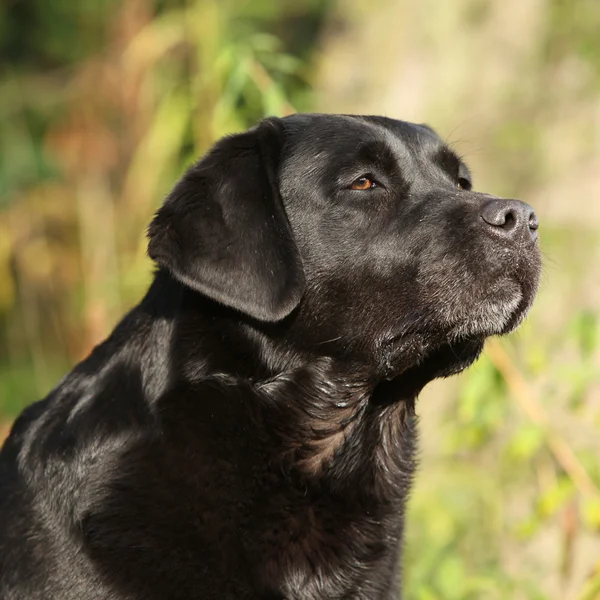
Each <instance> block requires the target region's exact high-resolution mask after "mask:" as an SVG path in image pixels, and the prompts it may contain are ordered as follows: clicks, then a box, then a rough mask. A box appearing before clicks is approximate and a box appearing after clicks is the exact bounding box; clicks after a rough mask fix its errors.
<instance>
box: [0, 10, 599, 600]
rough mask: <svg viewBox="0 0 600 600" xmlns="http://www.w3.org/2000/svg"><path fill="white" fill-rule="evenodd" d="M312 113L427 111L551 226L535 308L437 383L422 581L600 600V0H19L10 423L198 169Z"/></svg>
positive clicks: (8, 59)
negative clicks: (183, 177)
mask: <svg viewBox="0 0 600 600" xmlns="http://www.w3.org/2000/svg"><path fill="white" fill-rule="evenodd" d="M295 111H320V112H348V113H371V114H383V115H388V116H390V117H396V118H401V119H405V120H411V121H417V122H427V123H429V124H430V125H431V126H433V127H434V128H435V129H436V130H437V131H438V132H439V133H440V134H441V136H442V137H443V138H444V139H446V140H447V141H448V143H449V144H451V145H452V146H453V147H454V148H455V149H456V151H457V152H458V153H459V154H461V155H462V156H464V157H466V160H467V162H468V163H469V164H470V165H471V168H472V170H473V172H474V175H475V185H476V188H477V189H481V190H485V191H489V192H490V193H494V194H497V195H505V196H509V197H517V198H521V199H523V200H526V201H527V202H529V203H531V204H533V205H534V207H535V208H536V211H537V213H538V215H539V217H540V220H541V228H540V235H541V242H542V247H543V252H544V257H545V267H544V277H543V282H542V288H541V291H540V296H539V300H538V302H537V304H536V305H535V307H534V309H533V311H532V313H531V316H530V317H529V319H528V321H527V322H526V324H525V325H524V326H523V327H522V328H521V329H520V330H519V332H517V333H516V334H513V335H512V336H510V337H509V338H506V339H502V340H492V341H491V342H490V343H488V345H487V346H486V351H485V354H484V356H483V358H482V359H481V360H480V361H479V363H478V364H477V365H476V366H475V367H474V368H472V369H470V370H469V371H468V372H467V373H465V374H463V375H461V376H460V377H457V378H454V379H451V380H448V381H445V382H441V383H440V382H436V383H434V384H432V385H431V386H430V387H429V388H428V389H427V390H426V391H425V392H424V393H423V395H422V397H421V399H420V402H419V405H418V410H419V414H420V416H421V422H422V437H421V441H422V444H421V445H422V455H421V468H420V472H419V475H418V477H417V483H416V487H415V490H414V492H413V494H412V497H411V503H410V512H409V517H408V532H407V548H406V556H405V560H404V562H405V565H404V568H405V579H406V584H405V588H406V597H407V598H409V599H411V600H412V599H414V600H434V599H438V598H439V599H442V600H471V599H490V600H493V599H511V600H512V599H517V600H520V599H522V600H537V599H561V600H562V599H567V600H570V599H573V600H593V599H598V598H600V323H599V321H600V2H598V0H504V1H503V2H495V1H494V0H446V1H444V2H434V1H433V0H420V1H418V2H417V1H416V0H412V1H411V0H368V1H367V0H326V1H317V0H295V1H294V2H280V1H278V0H252V1H250V0H248V1H242V0H237V1H229V0H93V1H92V0H89V1H87V0H79V2H71V1H69V0H4V2H3V3H2V4H1V5H0V439H2V438H3V437H4V436H5V435H6V434H7V432H8V430H9V427H10V424H11V421H12V419H13V418H14V417H15V416H16V414H17V413H18V412H19V411H20V409H21V408H22V407H23V406H24V405H25V404H27V403H29V402H32V401H33V400H36V399H38V398H40V397H42V396H44V395H45V394H46V393H47V392H48V391H49V389H50V388H51V387H52V386H53V385H55V384H56V382H57V381H58V380H59V378H60V377H61V376H62V375H63V374H64V373H65V372H66V371H67V370H69V369H70V368H71V367H72V366H73V364H74V363H75V362H76V361H78V360H80V359H81V358H82V357H84V356H85V355H86V354H87V353H88V352H89V351H90V349H91V348H92V346H93V345H94V344H96V343H97V342H98V341H100V340H101V339H102V338H103V337H104V336H105V335H106V334H107V333H108V332H109V331H110V330H111V328H112V327H113V326H114V325H115V323H116V321H117V320H118V319H119V318H120V316H121V315H122V314H123V313H124V311H126V310H127V309H128V308H129V307H131V306H132V305H133V304H135V303H136V302H137V301H138V300H139V299H140V297H141V295H142V294H143V293H144V290H145V289H146V286H147V285H148V282H149V281H150V277H151V271H152V267H151V264H150V261H149V259H148V258H147V257H146V255H145V250H146V241H145V238H144V232H145V227H146V225H147V223H148V222H149V219H150V217H151V214H152V212H153V211H154V210H155V209H156V208H157V206H158V205H159V203H160V202H161V200H162V198H163V197H164V195H165V194H166V193H167V192H168V190H169V188H170V187H171V186H172V184H173V183H174V181H175V180H176V179H177V178H178V176H179V175H180V174H181V173H182V171H183V169H184V168H185V167H186V165H188V164H189V163H190V162H191V161H192V160H193V159H194V158H195V157H198V156H199V155H201V154H202V153H203V152H204V151H205V150H206V149H207V148H208V146H209V145H210V144H211V143H212V142H213V141H214V140H215V139H217V138H219V137H220V136H222V135H224V134H226V133H230V132H233V131H238V130H241V129H244V128H246V127H248V126H249V125H251V124H252V123H254V122H255V121H256V120H258V119H260V118H261V117H263V116H264V115H272V114H275V115H284V114H288V113H291V112H295Z"/></svg>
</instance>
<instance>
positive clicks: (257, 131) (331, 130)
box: [149, 115, 540, 387]
mask: <svg viewBox="0 0 600 600" xmlns="http://www.w3.org/2000/svg"><path fill="white" fill-rule="evenodd" d="M537 227H538V222H537V218H536V216H535V214H534V212H533V209H532V208H531V207H530V206H529V205H527V204H525V203H522V202H519V201H517V200H505V199H500V198H496V197H494V196H491V195H489V194H485V193H480V192H475V191H473V190H472V184H471V175H470V173H469V170H468V168H467V166H466V165H465V164H464V162H463V161H462V160H461V159H460V158H459V157H458V156H457V155H456V154H455V153H454V152H453V151H452V150H451V149H449V148H448V147H447V146H446V145H445V144H444V143H443V142H442V141H441V140H440V138H439V137H438V136H437V135H436V134H435V133H434V132H433V130H431V129H430V128H429V127H427V126H423V125H415V124H411V123H406V122H402V121H396V120H392V119H388V118H383V117H359V116H344V115H293V116H291V117H286V118H284V119H267V120H265V121H263V122H261V123H260V124H259V125H257V126H256V127H254V128H253V129H251V130H249V131H248V132H245V133H242V134H239V135H234V136H231V137H228V138H225V139H223V140H221V141H220V142H218V143H217V145H216V146H215V147H214V148H213V150H211V151H210V152H209V153H208V155H207V156H206V157H205V158H203V159H202V160H201V161H200V162H199V163H197V164H196V165H194V166H193V167H192V168H191V169H190V170H189V171H188V172H187V173H186V174H185V175H184V177H183V178H182V179H181V180H180V181H179V183H178V184H177V185H176V186H175V188H174V189H173V191H172V192H171V194H170V195H169V197H168V198H167V200H166V202H165V204H164V205H163V207H162V208H161V209H160V210H159V211H158V213H157V215H156V217H155V219H154V221H153V222H152V224H151V226H150V229H149V236H150V244H149V254H150V256H151V257H152V258H153V259H154V260H155V261H156V262H157V263H158V264H159V265H160V266H162V267H164V268H167V269H168V270H169V271H170V272H171V273H172V274H173V275H174V276H175V277H176V278H177V279H179V280H180V281H181V282H183V283H184V284H185V285H186V286H188V287H190V288H192V289H194V290H196V291H198V292H199V293H201V294H203V295H205V296H207V297H208V298H210V299H212V300H214V301H216V302H218V303H220V304H222V305H225V306H227V307H229V308H231V309H233V311H237V313H238V315H239V318H241V319H246V320H250V321H252V322H253V323H254V325H255V327H257V328H258V329H262V330H263V331H265V332H269V335H271V336H272V337H274V338H277V336H278V335H280V334H281V332H285V340H286V344H288V345H292V346H293V347H294V348H295V349H296V350H298V351H299V352H308V353H312V354H315V353H317V354H321V355H328V356H339V357H344V358H345V359H347V360H351V361H352V362H353V363H354V364H368V365H370V366H371V367H372V368H373V369H374V372H376V373H377V377H379V378H381V379H398V378H399V377H400V378H404V379H403V381H405V383H407V384H411V385H412V384H414V386H415V387H420V386H421V385H422V384H424V383H425V382H426V381H428V380H430V379H432V378H434V377H437V376H443V375H448V374H451V373H454V372H457V371H460V370H461V369H463V368H465V367H466V366H467V365H468V364H470V363H471V362H472V361H473V360H474V359H475V358H476V357H477V355H478V354H479V352H480V350H481V348H482V346H483V342H484V340H485V338H486V337H488V336H491V335H496V334H504V333H507V332H509V331H511V330H513V329H514V328H515V327H516V326H517V325H518V324H519V323H520V322H521V320H522V319H523V318H524V316H525V314H526V313H527V311H528V309H529V307H530V306H531V303H532V301H533V298H534V296H535V293H536V290H537V285H538V280H539V274H540V254H539V249H538V244H537Z"/></svg>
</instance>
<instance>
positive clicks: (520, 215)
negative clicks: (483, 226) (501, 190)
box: [481, 198, 539, 240]
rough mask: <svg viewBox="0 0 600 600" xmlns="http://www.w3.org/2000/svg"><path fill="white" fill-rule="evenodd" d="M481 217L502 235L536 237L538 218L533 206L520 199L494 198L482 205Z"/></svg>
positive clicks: (528, 238) (507, 236) (495, 231)
mask: <svg viewBox="0 0 600 600" xmlns="http://www.w3.org/2000/svg"><path fill="white" fill-rule="evenodd" d="M481 218H482V219H483V220H484V221H485V223H487V225H489V226H490V227H492V229H493V231H494V233H496V234H499V235H501V236H503V237H506V238H512V239H514V238H517V237H519V236H522V237H523V238H525V239H527V240H534V239H535V238H536V237H537V229H538V225H539V222H538V218H537V216H536V214H535V212H534V210H533V208H532V207H531V206H529V204H526V203H525V202H521V201H520V200H503V199H501V198H494V199H493V200H490V201H488V202H486V203H485V204H484V205H483V208H482V209H481Z"/></svg>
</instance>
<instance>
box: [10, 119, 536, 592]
mask: <svg viewBox="0 0 600 600" xmlns="http://www.w3.org/2000/svg"><path fill="white" fill-rule="evenodd" d="M363 176H367V177H368V179H369V180H371V181H373V182H374V185H373V186H372V187H370V188H369V189H366V190H362V191H361V190H357V189H352V188H353V182H354V181H356V180H357V179H359V178H361V177H363ZM536 229H537V221H536V220H535V216H534V215H533V212H532V211H531V209H530V207H527V205H524V204H522V203H517V202H514V201H512V202H510V203H506V202H505V201H499V200H497V199H494V198H493V197H491V196H489V195H486V194H481V193H476V192H472V191H470V175H469V172H468V170H467V168H466V166H465V165H464V163H463V162H462V161H461V160H459V158H458V157H456V156H455V155H454V153H453V152H452V151H451V150H449V149H448V148H447V147H446V146H445V145H444V144H443V143H442V142H441V141H440V139H439V138H438V137H437V136H436V135H435V134H434V133H433V131H432V130H431V129H429V128H428V127H425V126H420V125H413V124H409V123H404V122H400V121H394V120H391V119H386V118H382V117H354V116H334V115H295V116H292V117H288V118H285V119H281V120H280V119H269V120H266V121H263V122H262V123H261V124H259V125H258V126H256V127H255V128H253V129H251V130H250V131H248V132H246V133H243V134H240V135H236V136H232V137H229V138H226V139H224V140H222V141H220V142H219V143H218V144H217V145H216V146H215V148H214V149H213V150H212V151H211V152H210V153H209V154H208V155H207V156H206V157H205V158H204V159H203V160H201V161H200V162H199V163H198V164H197V165H195V166H193V167H192V168H191V169H190V170H189V171H188V172H187V173H186V174H185V175H184V177H183V179H182V180H181V181H180V182H179V183H178V184H177V185H176V186H175V188H174V190H173V192H172V193H171V194H170V196H169V197H168V198H167V200H166V202H165V204H164V206H163V207H162V208H161V209H160V210H159V211H158V213H157V215H156V217H155V219H154V221H153V222H152V224H151V226H150V229H149V236H150V245H149V252H150V255H151V256H152V257H153V258H154V259H155V261H156V262H157V264H158V270H157V272H156V276H155V280H154V282H153V284H152V286H151V287H150V290H149V291H148V293H147V295H146V297H145V298H144V299H143V300H142V302H141V303H140V304H139V306H137V307H136V308H134V309H133V310H132V311H131V312H130V313H129V314H128V315H127V316H126V317H125V318H124V319H123V321H122V322H121V323H120V324H119V325H118V326H117V328H116V329H115V331H114V332H113V333H112V335H111V336H110V337H109V338H108V339H107V340H106V341H105V342H104V343H102V344H101V345H99V346H98V347H97V348H95V349H94V351H93V352H92V354H91V355H90V356H89V357H88V358H87V359H86V360H84V361H83V362H82V363H81V364H79V365H78V366H77V367H75V369H74V370H73V371H72V372H71V373H70V374H68V375H67V376H66V377H65V378H64V379H63V381H62V382H61V383H60V384H59V385H58V386H57V387H56V388H55V389H54V390H53V391H52V392H51V393H50V394H49V395H48V397H47V398H46V399H45V400H42V401H40V402H38V403H36V404H34V405H32V406H30V407H29V408H27V409H26V410H25V411H24V412H23V414H22V415H21V417H20V418H19V419H18V420H17V422H16V423H15V425H14V427H13V430H12V432H11V434H10V437H9V438H8V440H7V441H6V443H5V445H4V448H3V450H2V454H1V455H0V597H1V598H3V600H25V599H27V600H42V599H44V600H48V599H55V600H108V599H114V600H125V599H128V600H129V599H135V600H178V599H181V600H191V599H203V600H213V599H214V600H217V599H218V600H227V599H231V600H233V599H235V600H244V599H248V600H249V599H253V600H254V599H264V600H267V599H269V600H283V599H286V600H300V599H306V600H317V599H323V598H335V599H340V600H341V599H345V600H351V599H369V600H374V599H391V598H399V597H400V583H401V582H400V579H401V577H400V571H399V565H400V549H401V543H402V530H403V511H404V505H405V502H406V496H407V492H408V489H409V487H410V482H411V478H412V475H413V471H414V447H415V436H416V432H415V427H416V420H415V415H414V403H415V399H416V396H417V394H418V393H419V391H420V390H421V389H422V388H423V386H424V385H425V384H426V383H427V382H429V381H431V380H432V379H434V378H436V377H443V376H447V375H451V374H453V373H457V372H459V371H461V370H462V369H464V368H465V367H467V366H468V365H469V364H471V363H472V362H473V361H474V360H475V359H476V358H477V356H478V354H479V352H480V351H481V348H482V346H483V342H484V340H485V338H486V337H488V336H490V335H495V334H502V333H506V332H508V331H510V330H512V329H514V327H516V326H517V324H518V323H519V322H520V320H521V319H522V318H523V316H524V315H525V313H526V311H527V310H528V308H529V307H530V305H531V302H532V300H533V297H534V295H535V291H536V287H537V282H538V278H539V269H540V259H539V251H538V247H537V241H536Z"/></svg>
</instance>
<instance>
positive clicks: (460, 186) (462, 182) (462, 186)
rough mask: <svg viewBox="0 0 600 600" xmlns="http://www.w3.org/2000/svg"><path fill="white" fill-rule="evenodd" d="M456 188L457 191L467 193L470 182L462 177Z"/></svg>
mask: <svg viewBox="0 0 600 600" xmlns="http://www.w3.org/2000/svg"><path fill="white" fill-rule="evenodd" d="M457 186H458V189H459V190H465V191H467V192H468V191H469V190H470V189H471V182H470V181H469V180H468V179H465V178H464V177H459V178H458V184H457Z"/></svg>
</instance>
